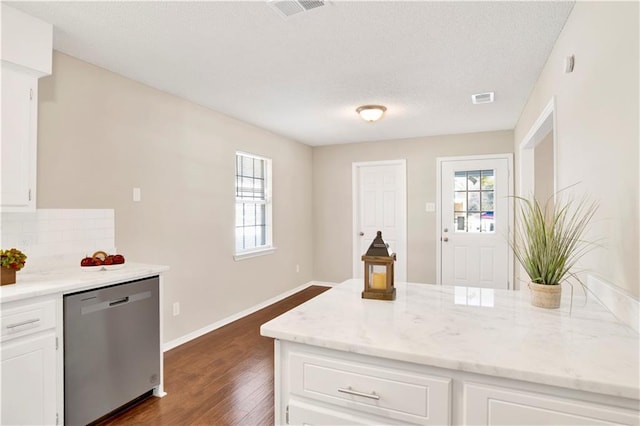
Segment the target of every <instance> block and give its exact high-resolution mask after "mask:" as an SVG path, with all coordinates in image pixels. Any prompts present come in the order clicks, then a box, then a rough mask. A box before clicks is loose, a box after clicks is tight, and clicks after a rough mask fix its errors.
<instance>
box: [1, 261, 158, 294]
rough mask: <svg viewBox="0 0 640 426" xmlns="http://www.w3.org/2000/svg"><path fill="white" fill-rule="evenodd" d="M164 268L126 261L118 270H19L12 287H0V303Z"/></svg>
mask: <svg viewBox="0 0 640 426" xmlns="http://www.w3.org/2000/svg"><path fill="white" fill-rule="evenodd" d="M168 270H169V267H168V266H162V265H145V264H141V263H130V262H126V263H124V264H123V266H122V268H121V269H112V270H106V271H97V270H87V269H84V268H81V267H80V266H74V267H65V268H57V269H54V268H51V269H45V270H41V271H38V272H27V271H20V272H18V273H17V274H16V277H17V279H16V284H10V285H3V286H2V287H0V303H5V302H12V301H16V300H22V299H27V298H31V297H38V296H46V295H49V294H55V293H72V292H76V291H82V290H87V289H91V288H97V287H103V286H108V285H111V284H117V283H122V282H126V281H132V280H136V279H139V278H146V277H150V276H153V275H158V274H160V273H162V272H166V271H168Z"/></svg>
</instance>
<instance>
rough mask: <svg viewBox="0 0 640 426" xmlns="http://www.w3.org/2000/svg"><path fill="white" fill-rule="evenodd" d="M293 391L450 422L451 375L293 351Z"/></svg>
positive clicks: (403, 417) (413, 419)
mask: <svg viewBox="0 0 640 426" xmlns="http://www.w3.org/2000/svg"><path fill="white" fill-rule="evenodd" d="M289 362H290V366H291V376H290V381H291V383H290V389H291V393H292V394H296V395H299V396H302V397H306V398H311V399H315V400H318V401H323V402H326V403H330V404H333V405H337V406H340V407H345V408H349V409H352V410H360V411H364V412H367V413H369V414H373V415H376V416H381V417H384V418H388V419H392V420H396V421H401V422H404V423H415V424H425V425H429V424H438V425H442V424H449V422H450V412H451V404H450V396H451V379H449V378H443V377H436V376H428V375H425V374H420V373H415V372H408V371H403V370H397V369H393V368H387V367H383V366H377V365H370V364H362V363H357V364H356V363H352V362H348V361H345V360H342V359H337V358H336V359H334V358H330V357H321V356H315V355H309V354H306V353H297V352H292V353H290V358H289Z"/></svg>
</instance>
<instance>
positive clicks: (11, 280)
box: [0, 266, 16, 285]
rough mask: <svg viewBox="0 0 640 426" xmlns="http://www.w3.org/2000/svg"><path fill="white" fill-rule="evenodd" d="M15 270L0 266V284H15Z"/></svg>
mask: <svg viewBox="0 0 640 426" xmlns="http://www.w3.org/2000/svg"><path fill="white" fill-rule="evenodd" d="M15 283H16V270H15V269H11V268H5V267H1V266H0V285H7V284H15Z"/></svg>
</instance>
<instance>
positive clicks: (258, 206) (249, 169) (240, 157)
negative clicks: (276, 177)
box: [235, 152, 273, 260]
mask: <svg viewBox="0 0 640 426" xmlns="http://www.w3.org/2000/svg"><path fill="white" fill-rule="evenodd" d="M271 228H272V226H271V160H270V159H268V158H263V157H258V156H255V155H251V154H246V153H242V152H236V250H235V252H236V256H235V259H236V260H240V259H242V258H246V257H253V256H256V255H262V254H269V253H271V252H273V246H272V241H271Z"/></svg>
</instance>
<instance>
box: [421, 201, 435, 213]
mask: <svg viewBox="0 0 640 426" xmlns="http://www.w3.org/2000/svg"><path fill="white" fill-rule="evenodd" d="M424 211H426V212H427V213H433V212H435V211H436V203H425V205H424Z"/></svg>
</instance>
